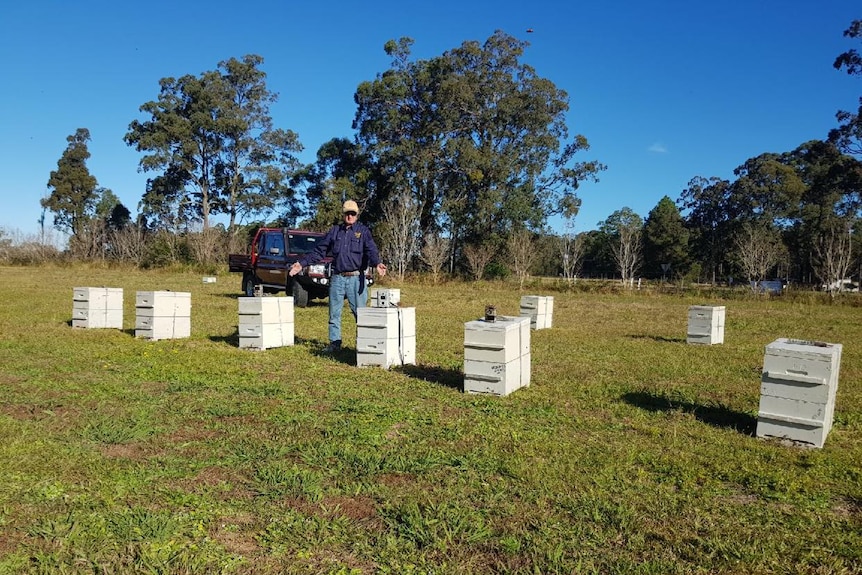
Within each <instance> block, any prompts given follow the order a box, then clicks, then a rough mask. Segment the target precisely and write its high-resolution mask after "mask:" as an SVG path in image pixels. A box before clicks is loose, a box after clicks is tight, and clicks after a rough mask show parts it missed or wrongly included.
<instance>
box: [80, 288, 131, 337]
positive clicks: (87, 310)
mask: <svg viewBox="0 0 862 575" xmlns="http://www.w3.org/2000/svg"><path fill="white" fill-rule="evenodd" d="M72 327H76V328H113V329H123V288H107V287H76V288H73V289H72Z"/></svg>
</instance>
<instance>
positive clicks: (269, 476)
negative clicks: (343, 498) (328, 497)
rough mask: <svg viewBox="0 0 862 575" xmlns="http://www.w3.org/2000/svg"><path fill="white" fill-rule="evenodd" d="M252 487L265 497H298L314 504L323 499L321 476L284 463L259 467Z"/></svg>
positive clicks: (276, 462) (273, 463)
mask: <svg viewBox="0 0 862 575" xmlns="http://www.w3.org/2000/svg"><path fill="white" fill-rule="evenodd" d="M252 487H253V488H254V490H255V491H256V492H257V493H258V494H260V495H262V496H265V497H268V498H273V497H298V498H304V499H307V500H309V501H312V502H316V501H320V500H321V499H323V479H322V477H321V474H320V473H318V472H316V471H313V470H311V469H305V468H301V467H299V466H298V465H295V464H289V463H287V462H284V461H275V462H271V463H264V464H261V465H259V466H258V467H257V468H256V469H255V472H254V480H253V484H252Z"/></svg>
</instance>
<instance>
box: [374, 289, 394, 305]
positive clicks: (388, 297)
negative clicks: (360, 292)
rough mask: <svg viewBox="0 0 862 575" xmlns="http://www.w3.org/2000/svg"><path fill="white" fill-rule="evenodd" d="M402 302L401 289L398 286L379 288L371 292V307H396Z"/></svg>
mask: <svg viewBox="0 0 862 575" xmlns="http://www.w3.org/2000/svg"><path fill="white" fill-rule="evenodd" d="M400 304H401V290H400V289H397V288H388V289H378V290H375V291H373V292H371V301H370V302H369V305H370V306H371V307H395V306H398V305H400Z"/></svg>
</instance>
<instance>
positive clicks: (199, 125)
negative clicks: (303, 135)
mask: <svg viewBox="0 0 862 575" xmlns="http://www.w3.org/2000/svg"><path fill="white" fill-rule="evenodd" d="M262 64H263V58H261V57H260V56H256V55H248V56H245V57H244V58H243V59H242V60H237V59H235V58H231V59H229V60H226V61H223V62H220V63H219V66H218V70H215V71H208V72H204V73H202V74H200V75H199V76H193V75H185V76H182V77H181V78H178V79H175V78H163V79H162V80H160V82H159V85H160V93H159V96H158V99H157V100H154V101H150V102H147V103H145V104H143V105H142V106H141V108H140V111H141V112H143V113H144V114H145V115H148V116H149V119H147V120H144V121H140V120H134V121H133V122H132V123H131V124H130V125H129V130H128V132H127V134H126V135H125V141H126V143H127V144H128V145H129V146H133V147H134V148H135V149H136V150H137V151H139V152H144V156H143V157H142V158H141V160H140V163H139V168H140V170H141V171H144V172H156V173H157V176H156V177H155V178H153V180H151V182H150V185H149V186H148V190H147V194H149V195H150V196H151V198H150V202H151V203H153V204H154V205H162V206H163V205H176V206H192V209H193V214H194V215H195V216H197V217H199V218H200V221H201V223H202V225H203V228H204V229H207V228H209V226H210V216H211V215H214V214H218V213H227V214H229V217H230V223H229V225H230V226H231V227H233V226H234V224H235V223H236V220H237V218H238V217H241V216H242V215H249V214H257V213H260V212H266V211H268V210H271V209H273V207H274V205H275V203H276V202H277V201H278V199H279V198H281V199H283V198H284V196H285V195H289V194H290V193H291V188H290V186H289V185H288V179H289V177H290V175H291V171H292V170H295V169H296V168H297V167H298V162H297V160H296V158H295V157H294V155H293V154H294V153H295V152H298V151H300V150H301V149H302V146H301V144H300V143H299V139H298V137H297V135H296V134H295V133H293V132H291V131H289V130H281V129H275V128H273V125H272V119H271V116H270V113H269V105H270V104H271V103H273V102H275V101H276V99H277V96H276V95H275V94H273V93H272V92H270V91H269V90H268V89H267V88H266V84H265V78H266V75H265V74H264V73H263V72H262V71H261V70H260V69H259V67H260V66H261V65H262ZM155 196H162V197H161V198H160V199H158V201H156V197H155ZM145 199H146V198H145Z"/></svg>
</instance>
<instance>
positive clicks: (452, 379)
mask: <svg viewBox="0 0 862 575" xmlns="http://www.w3.org/2000/svg"><path fill="white" fill-rule="evenodd" d="M392 370H393V371H398V372H399V373H403V374H404V375H406V376H408V377H412V378H414V379H421V380H422V381H430V382H431V383H436V384H437V385H442V386H443V387H451V388H452V389H457V390H459V391H460V390H461V389H462V388H463V387H464V374H463V373H461V371H460V370H456V369H446V368H443V367H440V366H439V365H401V366H396V367H393V368H392Z"/></svg>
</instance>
